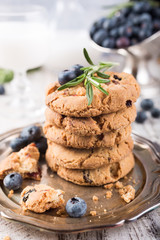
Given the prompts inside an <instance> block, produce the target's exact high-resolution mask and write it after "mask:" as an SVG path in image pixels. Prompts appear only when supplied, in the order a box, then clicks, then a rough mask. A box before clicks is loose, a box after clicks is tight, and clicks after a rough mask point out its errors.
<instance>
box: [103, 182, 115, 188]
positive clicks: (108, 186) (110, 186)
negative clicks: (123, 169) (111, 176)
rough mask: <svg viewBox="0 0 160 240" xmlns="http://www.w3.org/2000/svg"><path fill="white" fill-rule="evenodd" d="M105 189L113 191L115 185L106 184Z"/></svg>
mask: <svg viewBox="0 0 160 240" xmlns="http://www.w3.org/2000/svg"><path fill="white" fill-rule="evenodd" d="M103 187H104V188H105V189H111V188H112V187H113V183H110V184H106V185H104V186H103Z"/></svg>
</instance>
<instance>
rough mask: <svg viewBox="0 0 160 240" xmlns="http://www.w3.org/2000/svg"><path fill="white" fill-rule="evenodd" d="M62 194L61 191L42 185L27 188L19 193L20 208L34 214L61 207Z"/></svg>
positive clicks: (62, 203) (62, 202)
mask: <svg viewBox="0 0 160 240" xmlns="http://www.w3.org/2000/svg"><path fill="white" fill-rule="evenodd" d="M63 194H64V192H63V191H61V190H55V189H54V188H52V187H49V186H47V185H44V184H39V185H35V186H27V187H26V188H25V189H24V190H23V191H22V193H21V207H22V209H23V210H24V211H26V210H30V211H33V212H36V213H43V212H45V211H47V210H49V209H50V208H58V207H63V206H64V199H63Z"/></svg>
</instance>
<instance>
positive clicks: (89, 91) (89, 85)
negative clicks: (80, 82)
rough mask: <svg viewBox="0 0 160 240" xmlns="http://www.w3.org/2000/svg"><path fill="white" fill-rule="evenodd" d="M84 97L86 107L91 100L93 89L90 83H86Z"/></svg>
mask: <svg viewBox="0 0 160 240" xmlns="http://www.w3.org/2000/svg"><path fill="white" fill-rule="evenodd" d="M86 96H87V100H88V106H89V105H90V104H91V103H92V100H93V88H92V85H91V84H90V82H87V84H86Z"/></svg>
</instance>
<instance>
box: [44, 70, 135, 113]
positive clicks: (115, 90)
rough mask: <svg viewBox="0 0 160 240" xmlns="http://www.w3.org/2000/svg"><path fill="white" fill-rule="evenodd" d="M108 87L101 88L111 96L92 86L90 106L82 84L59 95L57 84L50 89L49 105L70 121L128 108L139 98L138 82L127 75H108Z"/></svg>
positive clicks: (48, 93)
mask: <svg viewBox="0 0 160 240" xmlns="http://www.w3.org/2000/svg"><path fill="white" fill-rule="evenodd" d="M106 74H108V75H110V77H109V80H110V82H109V83H104V84H101V85H102V87H103V88H104V89H105V90H106V91H107V92H108V93H109V94H108V95H106V94H104V93H103V92H101V91H99V90H98V89H97V88H96V87H94V86H93V101H92V103H91V105H88V101H87V97H86V89H85V87H84V85H83V83H81V84H79V85H77V86H74V87H71V88H66V89H64V90H62V91H58V88H59V87H60V85H59V83H58V82H54V83H52V84H50V85H49V86H48V89H47V91H46V105H47V106H48V107H49V108H50V109H51V110H53V111H55V112H57V113H59V114H61V115H65V116H70V117H94V116H98V115H101V114H108V113H112V112H117V111H119V110H122V109H125V108H126V107H127V108H129V107H131V106H132V105H133V103H134V102H136V100H137V98H138V97H139V95H140V87H139V85H138V83H137V81H136V79H135V78H134V77H133V76H132V75H131V74H128V73H124V72H122V73H115V72H106Z"/></svg>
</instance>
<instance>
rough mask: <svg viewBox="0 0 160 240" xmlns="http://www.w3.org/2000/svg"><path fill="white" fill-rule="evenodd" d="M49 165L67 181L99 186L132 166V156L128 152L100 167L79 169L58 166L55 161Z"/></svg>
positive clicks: (120, 176) (115, 178)
mask: <svg viewBox="0 0 160 240" xmlns="http://www.w3.org/2000/svg"><path fill="white" fill-rule="evenodd" d="M48 164H49V167H50V168H51V169H52V170H54V171H56V172H57V174H58V175H59V176H60V177H61V178H64V179H65V180H67V181H70V182H73V183H75V184H78V185H86V186H101V185H104V184H107V183H112V182H116V181H118V180H119V179H120V178H123V177H124V176H126V175H127V174H128V173H129V172H130V171H131V170H132V168H133V167H134V156H133V154H132V153H130V154H129V155H128V156H126V157H125V158H123V159H122V160H121V161H119V162H114V163H110V164H108V165H105V166H103V167H101V168H96V169H90V170H80V169H69V168H64V167H61V166H58V165H57V163H56V161H55V162H54V161H52V162H48Z"/></svg>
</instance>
